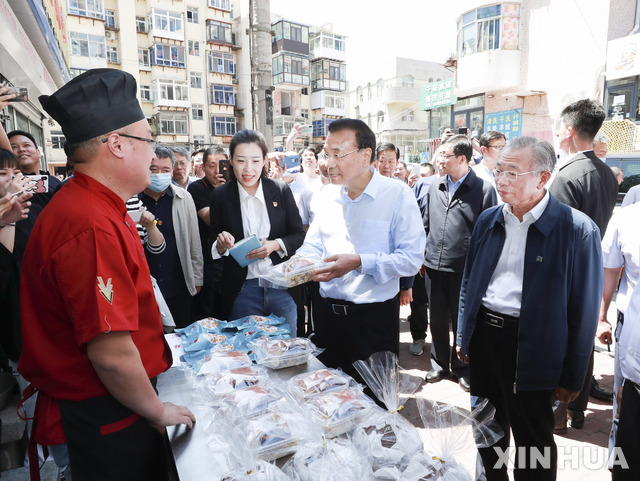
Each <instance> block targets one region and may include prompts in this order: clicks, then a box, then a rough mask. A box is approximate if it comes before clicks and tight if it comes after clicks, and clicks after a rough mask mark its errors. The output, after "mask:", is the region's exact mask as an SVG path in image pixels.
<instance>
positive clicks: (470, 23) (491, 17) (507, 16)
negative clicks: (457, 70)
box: [458, 3, 520, 58]
mask: <svg viewBox="0 0 640 481" xmlns="http://www.w3.org/2000/svg"><path fill="white" fill-rule="evenodd" d="M519 16H520V10H519V5H517V4H511V3H505V4H498V5H490V6H487V7H482V8H477V9H475V10H471V11H470V12H467V13H465V14H464V15H463V16H462V18H461V19H460V21H459V22H458V57H459V58H461V57H464V56H465V55H471V54H474V53H476V52H486V51H489V50H497V49H500V48H505V49H517V48H518V29H519V21H520V19H519ZM502 37H504V38H502Z"/></svg>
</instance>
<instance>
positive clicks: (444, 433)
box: [401, 398, 503, 481]
mask: <svg viewBox="0 0 640 481" xmlns="http://www.w3.org/2000/svg"><path fill="white" fill-rule="evenodd" d="M416 401H417V404H418V411H419V412H420V417H421V418H422V422H423V423H424V426H425V428H426V434H427V446H426V452H428V453H430V454H431V461H432V462H430V463H428V465H426V464H424V459H423V458H420V459H419V460H418V462H419V464H421V465H423V467H424V469H425V472H429V470H431V471H433V470H435V472H436V474H435V475H432V477H431V478H427V479H435V480H442V481H467V480H470V479H471V477H470V476H469V472H468V471H467V470H466V469H464V467H463V466H462V465H461V464H460V463H459V462H458V461H459V460H456V458H460V457H461V456H467V457H468V455H469V454H470V453H477V448H483V447H489V446H493V445H494V444H495V443H496V442H497V441H498V440H499V439H500V438H502V436H503V432H502V429H501V428H500V426H499V425H498V423H497V422H495V421H494V420H493V417H494V415H495V408H494V407H493V406H492V405H491V404H490V403H489V402H488V401H487V400H486V399H485V400H483V401H482V402H481V403H480V404H479V405H478V406H477V407H476V408H475V409H474V410H473V411H471V413H468V412H465V411H464V410H462V409H460V408H458V407H456V406H452V405H450V404H444V403H438V402H434V401H429V400H428V399H423V398H418V399H416ZM427 458H428V457H427ZM474 458H475V456H474ZM413 467H414V468H416V469H419V468H418V466H417V464H416V463H414V465H413ZM407 469H408V468H407ZM401 479H407V480H408V479H415V478H404V477H403V478H401Z"/></svg>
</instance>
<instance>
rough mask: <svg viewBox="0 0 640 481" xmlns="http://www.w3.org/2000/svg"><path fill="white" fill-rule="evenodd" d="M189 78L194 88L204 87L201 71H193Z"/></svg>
mask: <svg viewBox="0 0 640 481" xmlns="http://www.w3.org/2000/svg"><path fill="white" fill-rule="evenodd" d="M189 79H190V83H191V88H192V89H201V88H202V74H201V73H200V72H191V73H190V74H189Z"/></svg>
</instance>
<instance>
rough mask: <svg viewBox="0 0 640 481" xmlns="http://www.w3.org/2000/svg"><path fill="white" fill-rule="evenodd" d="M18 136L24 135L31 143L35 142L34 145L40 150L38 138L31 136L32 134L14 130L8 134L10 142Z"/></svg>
mask: <svg viewBox="0 0 640 481" xmlns="http://www.w3.org/2000/svg"><path fill="white" fill-rule="evenodd" d="M16 135H22V136H24V137H26V138H28V139H29V140H30V141H31V142H33V145H35V146H36V149H37V148H38V142H36V138H35V137H34V136H33V135H31V133H29V132H27V131H25V130H12V131H11V132H9V133H8V134H7V137H8V138H9V140H11V137H15V136H16Z"/></svg>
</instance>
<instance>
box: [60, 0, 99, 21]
mask: <svg viewBox="0 0 640 481" xmlns="http://www.w3.org/2000/svg"><path fill="white" fill-rule="evenodd" d="M69 14H71V15H79V16H81V17H90V18H97V19H100V20H104V2H103V0H69Z"/></svg>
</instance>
